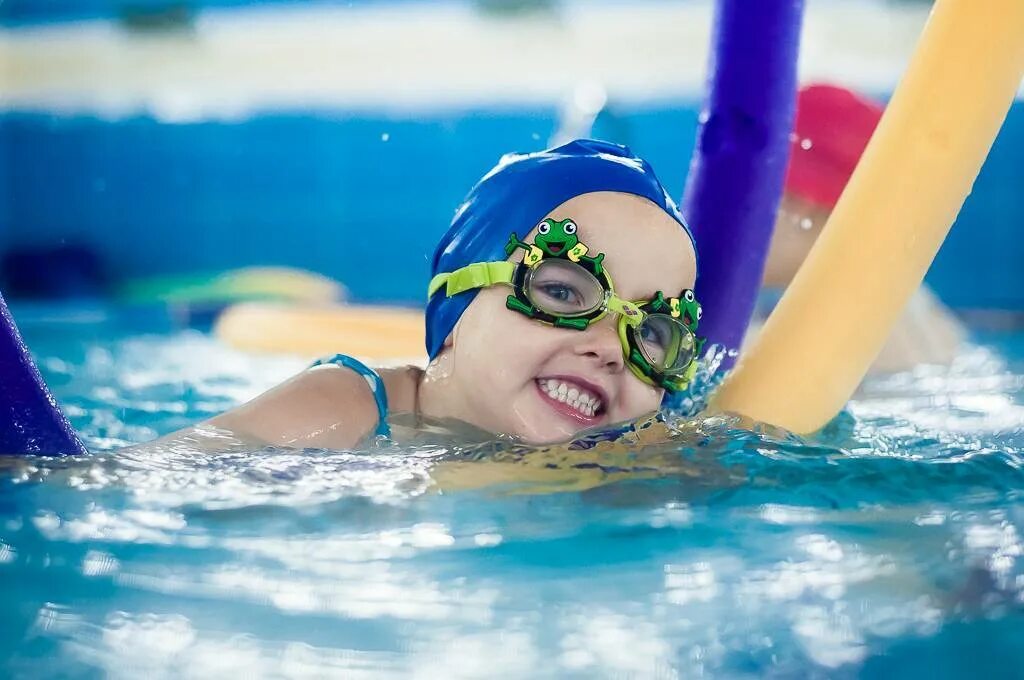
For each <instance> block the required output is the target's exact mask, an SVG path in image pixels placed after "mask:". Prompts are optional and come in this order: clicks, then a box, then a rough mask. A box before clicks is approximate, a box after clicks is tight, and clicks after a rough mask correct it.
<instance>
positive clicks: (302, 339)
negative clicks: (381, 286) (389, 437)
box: [213, 302, 427, 362]
mask: <svg viewBox="0 0 1024 680" xmlns="http://www.w3.org/2000/svg"><path fill="white" fill-rule="evenodd" d="M424 333H425V331H424V325H423V314H422V312H419V311H417V310H412V309H401V308H397V307H369V306H365V307H364V306H357V305H308V306H302V305H294V304H280V303H269V302H267V303H264V302H247V303H242V304H237V305H233V306H231V307H229V308H228V309H227V310H225V311H224V313H223V314H221V315H220V317H219V318H218V319H217V323H216V325H215V326H214V329H213V334H214V335H215V336H216V337H217V338H218V339H219V340H221V341H222V342H224V343H225V344H227V345H230V346H231V347H234V348H236V349H242V350H246V351H254V352H276V353H281V354H296V355H299V356H304V357H309V358H312V357H321V356H326V355H330V354H336V353H341V354H350V355H352V356H354V357H357V358H359V359H366V360H372V361H404V360H411V361H417V362H422V361H425V360H426V353H427V350H426V348H425V345H424Z"/></svg>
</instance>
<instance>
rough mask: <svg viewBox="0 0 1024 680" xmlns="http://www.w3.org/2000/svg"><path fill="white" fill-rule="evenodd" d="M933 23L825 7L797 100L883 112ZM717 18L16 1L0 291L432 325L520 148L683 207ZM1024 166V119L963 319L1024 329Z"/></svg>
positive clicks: (953, 259) (955, 270) (995, 194)
mask: <svg viewBox="0 0 1024 680" xmlns="http://www.w3.org/2000/svg"><path fill="white" fill-rule="evenodd" d="M929 8H930V3H929V2H926V1H920V0H914V1H912V0H904V1H897V0H888V1H886V0H807V16H806V20H805V29H804V38H803V47H802V58H801V65H800V74H801V80H802V81H803V82H808V81H828V82H835V83H838V84H842V85H845V86H848V87H851V88H853V89H855V90H858V91H860V92H862V93H864V94H868V95H871V96H874V97H877V98H880V99H883V100H884V99H885V98H887V97H888V96H889V94H890V93H891V92H892V90H893V88H894V86H895V85H896V83H897V80H898V78H899V75H900V74H901V72H902V70H903V68H904V66H905V65H906V63H907V60H908V58H909V56H910V54H911V52H912V50H913V47H914V43H915V40H916V37H917V35H918V33H919V31H920V30H921V28H922V26H923V24H924V22H925V20H926V18H927V13H928V11H929ZM712 9H713V3H712V2H710V1H708V0H659V1H642V2H615V1H612V0H607V1H605V0H576V1H571V0H519V1H515V0H475V1H472V0H461V1H460V0H451V1H444V2H431V1H428V0H404V1H397V0H358V1H355V2H314V1H310V0H276V1H273V0H264V1H258V0H3V2H0V69H2V70H0V78H2V83H3V85H2V87H0V106H2V111H0V290H3V292H4V294H5V295H6V296H7V297H8V298H13V299H26V298H39V297H47V296H69V295H70V296H99V297H102V296H106V295H108V294H111V293H112V292H113V291H123V290H124V286H125V285H126V282H131V281H137V280H140V279H144V278H146V277H154V276H171V275H195V274H210V273H215V272H219V271H224V270H227V269H231V268H238V267H245V266H251V265H281V266H289V267H300V268H303V269H307V270H311V271H313V272H316V273H319V274H322V275H326V276H328V277H331V278H333V279H336V280H338V281H340V282H342V283H343V284H344V286H345V287H346V288H347V290H348V295H349V297H350V299H352V300H354V301H358V302H371V303H379V302H387V303H397V304H402V305H409V306H419V305H420V304H421V303H422V300H423V297H424V289H425V284H426V281H427V276H428V268H429V262H428V260H429V258H430V256H431V253H432V249H433V245H434V243H435V242H436V240H437V239H438V237H439V236H440V235H441V234H442V233H443V232H444V230H445V229H446V227H447V224H448V222H449V220H450V218H451V216H452V214H453V212H454V210H455V208H456V206H457V205H458V203H459V202H460V200H461V198H462V197H463V196H464V194H465V192H466V191H467V189H468V188H469V187H470V186H471V185H472V183H473V182H474V181H475V180H476V179H477V178H478V177H479V176H480V175H481V174H482V173H483V172H485V171H486V170H487V169H489V168H490V167H491V166H492V165H493V164H494V163H495V162H496V161H497V159H498V158H499V157H500V156H501V154H503V153H505V152H508V151H513V150H515V151H528V150H535V149H540V148H543V147H545V146H547V145H549V144H551V143H552V142H557V141H560V140H564V139H567V138H571V137H576V136H583V135H591V136H596V137H600V138H604V139H609V140H613V141H616V142H620V143H625V144H628V145H630V146H631V147H633V149H634V150H635V151H636V152H638V153H639V154H640V155H642V156H645V157H647V158H648V159H649V160H650V161H651V162H652V163H653V165H654V167H655V168H656V170H657V171H658V172H659V174H660V175H661V177H662V179H663V180H664V181H665V183H666V185H667V186H668V187H670V189H671V190H672V191H673V192H674V193H675V194H676V196H677V197H678V196H679V195H680V194H681V193H682V188H683V183H684V180H685V174H686V169H687V162H688V160H689V157H690V153H691V150H692V147H693V140H694V135H695V131H696V126H697V119H698V113H699V107H700V100H701V97H702V94H703V89H704V80H705V70H706V63H705V60H706V55H707V52H708V41H709V29H710V26H711V21H712ZM1022 151H1024V107H1022V106H1021V104H1020V102H1018V103H1017V104H1016V105H1015V106H1014V108H1013V109H1012V110H1011V112H1010V116H1009V118H1008V120H1007V123H1006V126H1005V127H1004V129H1003V132H1002V134H1001V135H1000V137H999V139H998V140H997V142H996V144H995V147H994V149H993V151H992V154H991V156H990V158H989V160H988V162H987V164H986V165H985V168H984V170H983V172H982V174H981V177H980V179H979V180H978V182H977V185H976V187H975V192H974V194H973V195H972V196H971V198H970V199H969V200H968V202H967V204H966V206H965V208H964V210H963V212H962V214H961V217H960V220H959V223H958V224H957V225H956V226H955V227H954V229H953V231H952V234H951V236H950V237H949V239H948V240H947V242H946V244H945V246H944V247H943V249H942V252H941V253H940V255H939V257H938V259H937V260H936V262H935V264H934V266H933V267H932V269H931V271H930V273H929V275H928V280H929V282H930V283H931V285H932V287H933V289H934V290H935V291H936V292H937V293H938V295H939V296H940V297H941V298H942V299H943V300H944V301H945V302H946V303H947V304H949V305H951V306H952V307H953V308H954V309H956V310H958V311H961V312H968V313H969V312H972V311H973V312H975V313H978V312H980V313H981V314H983V315H984V314H988V315H990V317H988V318H998V319H1019V318H1020V313H1021V312H1022V311H1024V267H1022V266H1021V263H1022V262H1024V231H1022V230H1021V229H1020V228H1019V226H1018V225H1019V224H1020V222H1021V220H1022V218H1024V192H1022V191H1021V187H1024V164H1022V163H1021V162H1020V158H1021V153H1022ZM868 275H870V273H869V272H865V276H868ZM993 315H994V316H993Z"/></svg>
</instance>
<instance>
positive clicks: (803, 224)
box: [800, 217, 814, 231]
mask: <svg viewBox="0 0 1024 680" xmlns="http://www.w3.org/2000/svg"><path fill="white" fill-rule="evenodd" d="M813 227H814V220H812V219H811V218H810V217H802V218H800V228H801V229H803V230H804V231H810V230H811V229H812V228H813Z"/></svg>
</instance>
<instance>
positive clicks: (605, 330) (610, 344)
mask: <svg viewBox="0 0 1024 680" xmlns="http://www.w3.org/2000/svg"><path fill="white" fill-rule="evenodd" d="M576 353H577V354H580V355H582V356H585V357H588V358H591V359H593V360H594V361H595V362H597V363H598V364H599V365H600V366H601V367H602V368H606V369H608V370H609V371H611V372H616V371H619V370H621V369H622V368H623V367H624V366H625V362H624V359H623V357H622V342H621V341H620V340H619V332H618V329H617V327H616V325H615V324H614V323H609V320H608V319H602V320H600V321H599V322H598V323H593V324H590V327H589V328H587V330H585V331H583V332H582V333H581V334H580V339H579V342H577V344H576Z"/></svg>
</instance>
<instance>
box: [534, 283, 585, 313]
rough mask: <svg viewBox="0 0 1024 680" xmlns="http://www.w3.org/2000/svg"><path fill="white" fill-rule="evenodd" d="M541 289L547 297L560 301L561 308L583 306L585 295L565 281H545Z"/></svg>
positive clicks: (552, 300)
mask: <svg viewBox="0 0 1024 680" xmlns="http://www.w3.org/2000/svg"><path fill="white" fill-rule="evenodd" d="M539 290H540V292H541V293H542V294H543V295H544V297H545V298H547V299H548V300H550V301H551V302H555V303H558V306H559V307H561V308H567V307H582V306H583V304H582V303H583V296H582V295H580V292H579V291H578V290H576V289H575V288H573V287H572V286H568V285H566V284H564V283H554V282H552V283H544V284H541V285H540V286H539Z"/></svg>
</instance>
